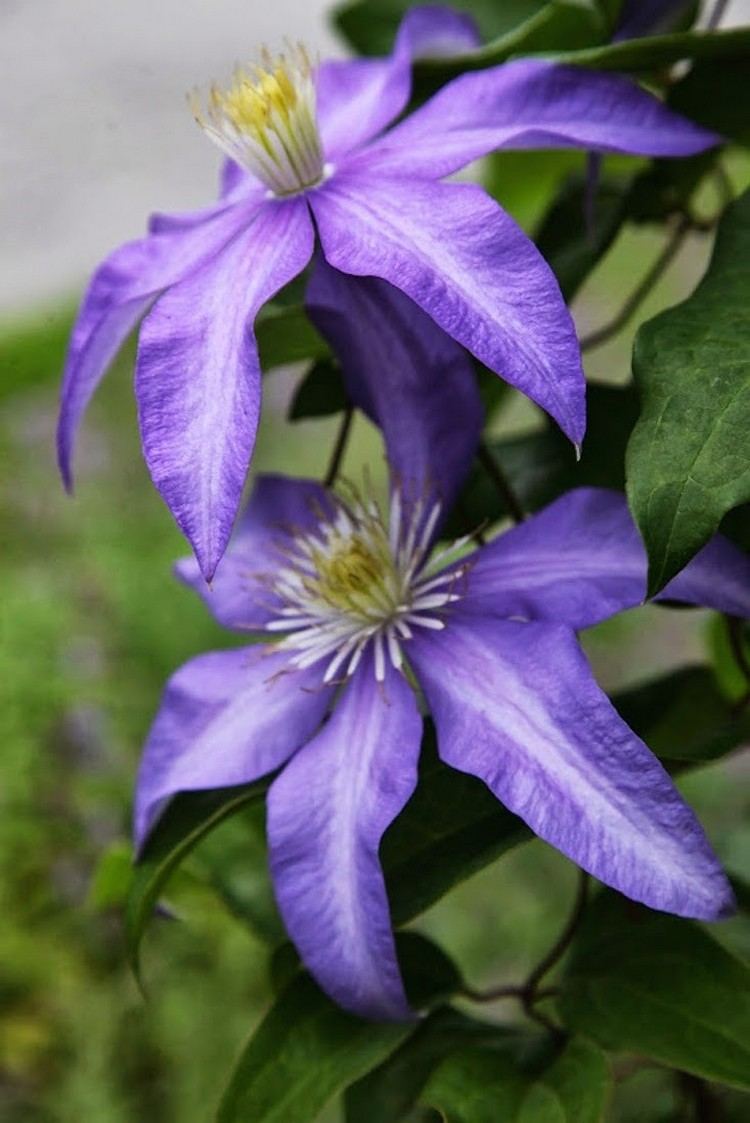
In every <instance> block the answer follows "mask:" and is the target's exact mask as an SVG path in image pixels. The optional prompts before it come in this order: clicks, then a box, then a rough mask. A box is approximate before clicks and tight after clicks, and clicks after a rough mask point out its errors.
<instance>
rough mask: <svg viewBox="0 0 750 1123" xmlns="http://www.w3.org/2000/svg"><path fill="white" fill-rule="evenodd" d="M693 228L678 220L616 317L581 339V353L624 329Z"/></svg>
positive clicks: (690, 224)
mask: <svg viewBox="0 0 750 1123" xmlns="http://www.w3.org/2000/svg"><path fill="white" fill-rule="evenodd" d="M693 226H694V223H693V222H692V220H691V219H689V218H688V217H686V216H685V217H683V218H681V219H680V221H679V223H678V224H677V226H676V227H675V229H674V230H673V232H672V235H671V237H670V238H669V239H668V241H667V243H666V245H665V246H664V248H663V250H662V251H661V253H660V254H659V256H658V257H657V259H656V261H655V262H654V263H653V265H652V266H651V268H650V269H649V270H648V272H647V273H646V275H645V276H644V278H643V280H642V281H641V282H640V283H639V284H638V285H636V287H635V288H634V289H633V291H632V292H631V294H630V296H629V297H628V299H627V300H626V301H625V303H624V304H623V306H622V308H621V309H620V311H619V312H618V313H617V315H615V316H613V317H612V319H611V320H610V321H609V323H608V324H605V325H604V326H603V327H601V328H597V329H596V331H592V332H591V334H590V335H585V336H584V337H583V339H582V340H581V351H593V349H594V348H595V347H601V346H602V344H603V343H607V342H608V341H609V340H610V339H612V337H613V336H615V335H617V333H618V332H619V331H621V330H622V328H624V327H625V325H626V324H627V322H628V320H629V319H630V317H631V316H633V315H634V314H635V312H637V310H638V308H639V307H640V305H641V304H642V303H643V301H644V300H645V299H646V297H647V296H648V294H649V293H650V292H651V289H652V288H653V287H654V285H655V284H656V282H657V281H658V280H659V278H660V277H661V275H662V273H664V271H665V270H666V269H667V267H668V266H669V264H670V263H671V261H672V259H673V258H674V257H675V256H676V255H677V253H678V251H679V250H680V248H681V246H682V243H683V242H684V240H685V235H686V234H687V232H688V231H689V230H690V229H691V228H692V227H693Z"/></svg>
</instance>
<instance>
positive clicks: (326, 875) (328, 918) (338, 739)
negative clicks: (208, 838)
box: [268, 658, 422, 1019]
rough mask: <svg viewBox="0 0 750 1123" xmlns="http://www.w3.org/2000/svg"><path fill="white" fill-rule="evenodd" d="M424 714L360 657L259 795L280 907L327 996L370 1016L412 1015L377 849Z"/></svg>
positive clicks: (412, 774)
mask: <svg viewBox="0 0 750 1123" xmlns="http://www.w3.org/2000/svg"><path fill="white" fill-rule="evenodd" d="M421 731H422V722H421V719H420V717H419V714H418V712H417V707H416V703H415V700H414V695H413V693H412V691H411V688H410V687H409V685H408V683H407V682H406V679H404V678H403V676H402V675H400V674H398V673H397V672H395V671H393V670H390V671H389V672H388V674H387V677H386V680H385V682H384V683H383V684H380V685H379V684H378V683H377V682H376V681H375V676H374V673H373V666H372V661H371V659H370V658H366V660H365V662H364V663H363V664H362V665H361V666H360V668H359V669H358V671H357V672H356V674H355V675H354V677H353V678H352V679H351V680H350V681H349V683H348V685H347V687H346V689H345V691H344V693H343V695H342V697H341V699H340V701H339V703H338V705H337V706H336V709H335V710H334V712H333V714H332V715H331V718H330V719H329V721H328V722H327V724H326V725H324V726H323V728H322V729H321V731H320V733H318V735H317V736H316V737H315V738H314V740H312V741H311V742H310V743H309V744H308V745H306V746H305V748H304V749H302V750H301V751H300V752H299V753H298V754H297V755H296V756H295V758H294V760H292V761H291V762H290V763H289V764H288V765H287V767H286V768H285V769H284V771H283V772H282V774H281V775H280V776H279V777H278V779H276V780H275V781H274V783H273V785H272V786H271V789H270V791H269V793H268V841H269V848H270V858H271V872H272V874H273V880H274V885H275V890H276V897H277V900H278V903H279V908H280V910H281V914H282V916H283V918H284V923H285V924H286V928H287V931H288V932H289V935H290V936H291V938H292V939H293V940H294V943H295V944H296V946H297V948H298V950H299V952H300V955H301V956H302V959H303V960H304V962H305V964H306V966H307V967H308V968H309V970H310V971H311V972H312V974H313V975H314V976H315V978H316V979H317V981H318V983H319V984H320V985H321V987H322V988H323V989H324V990H325V991H326V992H327V993H328V994H330V996H331V997H332V998H333V999H334V1000H335V1001H336V1002H338V1003H339V1004H340V1005H341V1006H344V1007H345V1008H346V1009H347V1010H352V1011H353V1012H354V1013H356V1014H361V1015H363V1016H364V1017H368V1018H378V1019H398V1018H408V1017H409V1016H410V1011H409V1007H408V1005H407V1001H406V997H405V995H404V990H403V985H402V983H401V976H400V973H399V968H398V963H397V960H396V953H395V949H394V943H393V933H392V931H391V923H390V917H389V913H388V898H387V896H386V891H385V884H384V880H383V872H382V870H381V868H380V861H379V858H378V846H379V845H380V839H381V838H382V836H383V833H384V831H385V829H386V827H387V826H388V825H389V824H390V823H391V822H392V821H393V819H395V817H396V815H398V813H399V811H400V810H401V809H402V807H403V806H404V804H405V803H406V801H407V800H408V799H409V796H410V795H411V793H412V791H413V790H414V787H415V784H416V780H417V757H418V754H419V744H420V738H421Z"/></svg>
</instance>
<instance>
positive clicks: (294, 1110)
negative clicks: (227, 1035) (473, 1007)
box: [218, 932, 461, 1123]
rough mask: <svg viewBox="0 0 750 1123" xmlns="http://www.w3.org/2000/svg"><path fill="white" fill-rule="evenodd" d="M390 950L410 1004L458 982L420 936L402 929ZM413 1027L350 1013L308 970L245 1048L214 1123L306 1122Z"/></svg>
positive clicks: (421, 1005) (425, 1002)
mask: <svg viewBox="0 0 750 1123" xmlns="http://www.w3.org/2000/svg"><path fill="white" fill-rule="evenodd" d="M397 951H398V958H399V963H400V965H401V971H402V975H403V978H404V984H405V987H406V991H407V994H408V995H409V999H410V1001H411V1003H412V1005H413V1006H414V1007H415V1009H425V1008H427V1007H429V1006H430V1005H433V1004H435V1003H436V1002H440V1001H442V1000H443V999H444V998H447V997H449V996H450V995H451V994H452V993H453V992H454V991H455V990H456V989H457V987H458V986H459V984H460V981H461V980H460V975H459V973H458V971H457V969H456V968H455V966H454V965H453V963H452V961H451V960H450V959H449V958H448V956H447V955H446V954H445V953H444V952H443V951H441V950H440V948H438V947H437V946H436V945H435V944H433V943H432V942H431V941H430V940H427V939H426V938H425V937H424V936H420V935H418V934H416V933H413V932H406V933H402V934H401V935H399V936H398V938H397ZM428 1021H429V1018H428ZM419 1025H420V1023H419V1022H417V1021H414V1022H405V1023H404V1022H401V1023H382V1022H381V1023H373V1022H368V1021H364V1020H362V1019H361V1018H356V1017H353V1016H352V1015H350V1014H347V1013H345V1012H344V1011H343V1010H341V1009H340V1008H339V1007H338V1006H336V1005H335V1004H334V1003H333V1002H331V1000H330V999H329V998H327V997H326V996H325V995H324V994H323V993H322V992H321V991H320V990H319V989H318V987H317V986H316V985H315V983H314V982H313V981H312V979H310V977H309V976H308V975H305V974H302V975H296V976H295V977H294V978H293V979H292V980H291V982H290V983H289V984H288V985H287V986H286V988H285V989H284V991H283V992H282V994H281V995H280V996H279V997H278V999H277V1000H276V1002H275V1003H274V1005H273V1007H272V1008H271V1010H270V1011H269V1013H268V1014H267V1015H266V1017H265V1018H264V1019H263V1021H262V1022H261V1024H260V1026H259V1027H258V1029H257V1030H256V1031H255V1033H254V1034H253V1036H252V1037H251V1038H250V1041H249V1042H248V1044H247V1045H246V1046H245V1049H244V1051H243V1053H242V1055H241V1057H240V1059H239V1062H238V1064H237V1067H236V1068H235V1071H234V1073H233V1075H232V1078H231V1081H230V1083H229V1086H228V1088H227V1090H226V1092H225V1094H224V1097H223V1099H222V1102H221V1106H220V1108H219V1115H218V1121H219V1123H235V1121H236V1123H240V1121H242V1123H245V1121H246V1120H250V1119H252V1120H253V1123H308V1121H311V1120H313V1119H315V1118H316V1117H317V1115H318V1113H319V1112H320V1111H321V1109H322V1108H323V1107H324V1106H325V1105H326V1103H328V1101H329V1100H330V1099H331V1098H332V1097H333V1096H334V1095H336V1093H337V1092H340V1091H342V1090H343V1089H344V1088H346V1087H348V1085H350V1084H352V1083H354V1082H355V1081H356V1080H358V1079H359V1078H360V1077H363V1076H364V1075H365V1073H368V1072H370V1071H371V1070H372V1069H374V1068H376V1067H377V1066H378V1065H380V1064H382V1062H383V1061H384V1060H385V1059H386V1057H388V1056H390V1054H391V1053H393V1051H394V1050H395V1049H397V1048H398V1046H399V1045H401V1044H402V1042H404V1041H405V1040H406V1039H407V1038H409V1037H410V1036H411V1035H412V1034H413V1033H414V1031H415V1030H416V1029H417V1028H418V1026H419Z"/></svg>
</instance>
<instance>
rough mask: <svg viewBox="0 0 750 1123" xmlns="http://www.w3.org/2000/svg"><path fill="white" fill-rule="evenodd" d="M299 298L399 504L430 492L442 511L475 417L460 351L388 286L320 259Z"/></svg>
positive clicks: (466, 459) (466, 462)
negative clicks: (363, 421)
mask: <svg viewBox="0 0 750 1123" xmlns="http://www.w3.org/2000/svg"><path fill="white" fill-rule="evenodd" d="M307 304H308V307H309V311H310V316H311V318H312V320H313V322H314V323H315V324H316V326H317V327H318V328H319V329H320V331H321V332H322V334H323V335H324V336H326V338H327V339H328V341H329V342H330V343H331V345H332V347H333V349H334V351H335V352H336V354H337V356H338V358H339V360H340V362H341V365H342V368H343V371H344V378H345V380H346V384H347V390H348V392H349V396H350V398H351V399H352V401H353V402H354V403H355V404H356V405H358V406H359V407H360V408H361V409H363V410H364V411H365V413H367V414H368V415H369V416H370V417H371V418H372V420H373V421H375V423H376V424H377V425H379V426H380V428H381V429H382V430H383V435H384V437H385V444H386V449H387V452H388V463H389V465H390V469H391V473H392V476H393V478H394V479H395V480H397V481H398V483H399V486H400V487H401V488H402V490H403V493H404V495H405V496H406V499H407V502H411V501H413V500H416V499H419V498H423V497H424V496H425V495H427V494H432V495H435V496H437V497H438V498H439V499H440V501H441V503H442V505H443V509H444V510H449V509H450V506H451V504H452V502H453V500H454V499H455V497H456V494H457V492H458V491H459V489H460V487H461V485H462V483H463V481H464V480H465V478H466V474H467V472H468V470H469V468H470V466H471V462H472V460H473V458H474V453H475V451H476V447H477V443H478V441H479V434H480V432H481V428H482V421H483V411H482V403H481V400H480V397H479V391H478V389H477V384H476V377H475V375H474V370H473V367H472V364H471V361H470V359H469V357H468V355H467V354H466V352H465V351H464V350H463V348H461V347H459V346H458V344H457V343H456V342H455V341H454V340H453V339H451V337H450V336H448V335H446V334H445V332H443V331H441V329H440V328H439V327H438V326H437V324H436V323H435V322H434V321H433V320H431V319H430V317H429V316H426V315H425V313H424V312H422V311H421V309H419V308H418V307H417V305H416V304H414V302H413V301H411V300H409V299H408V297H406V296H404V295H403V293H401V292H400V291H399V290H398V289H395V288H393V286H392V285H389V284H387V283H386V282H385V281H379V280H377V279H376V278H375V277H362V278H359V277H351V276H347V275H346V274H345V273H340V272H339V271H338V270H336V269H331V267H330V266H329V265H327V264H326V262H325V261H324V260H323V259H322V257H318V259H317V261H316V265H315V271H314V273H313V276H312V279H311V281H310V285H309V286H308V290H307Z"/></svg>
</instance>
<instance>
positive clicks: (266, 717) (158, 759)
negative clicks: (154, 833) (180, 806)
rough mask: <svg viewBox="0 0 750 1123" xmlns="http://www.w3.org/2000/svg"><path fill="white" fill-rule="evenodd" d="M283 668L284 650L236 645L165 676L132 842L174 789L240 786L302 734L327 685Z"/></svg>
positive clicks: (312, 725)
mask: <svg viewBox="0 0 750 1123" xmlns="http://www.w3.org/2000/svg"><path fill="white" fill-rule="evenodd" d="M287 667H288V656H287V655H286V653H281V652H274V651H273V649H272V648H268V647H243V648H239V649H237V650H235V651H212V652H210V653H209V654H207V655H199V656H198V658H197V659H191V661H190V662H189V663H186V664H185V665H184V667H181V668H180V669H179V671H177V672H176V673H175V674H174V675H172V677H171V679H170V680H169V682H168V683H167V687H166V690H165V691H164V696H163V698H162V702H161V707H160V709H159V712H158V714H157V716H156V719H155V721H154V724H153V726H152V727H151V732H150V733H149V735H148V740H147V741H146V747H145V749H144V752H143V758H142V760H141V765H140V768H139V771H138V780H137V785H136V796H135V824H134V830H135V839H136V844H137V845H138V847H141V846H142V845H143V843H144V841H145V839H146V837H147V835H148V833H149V832H150V830H151V829H152V827H153V826H154V823H155V822H156V820H157V819H158V817H159V815H160V814H161V812H162V811H163V810H164V807H165V806H166V804H167V803H168V801H169V800H170V799H171V798H172V796H174V795H176V794H177V793H178V792H189V791H203V790H205V789H208V788H224V787H231V786H232V785H233V784H248V783H250V782H251V781H253V780H257V779H259V778H260V777H261V776H265V775H266V774H267V773H269V772H273V771H274V770H275V769H276V768H278V767H279V766H280V765H281V764H283V763H284V761H285V760H287V759H288V758H289V757H290V756H291V755H292V753H293V752H295V751H296V750H297V749H298V748H300V746H301V745H304V744H305V742H306V741H307V740H309V738H310V737H311V736H312V735H313V733H314V732H315V730H316V729H317V727H318V725H319V724H320V722H321V721H322V720H323V717H324V715H325V712H326V709H327V708H328V705H329V702H330V700H331V696H332V691H331V690H330V689H328V688H321V686H320V674H319V672H318V671H315V670H310V671H298V670H296V669H295V670H292V671H289V670H287Z"/></svg>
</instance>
